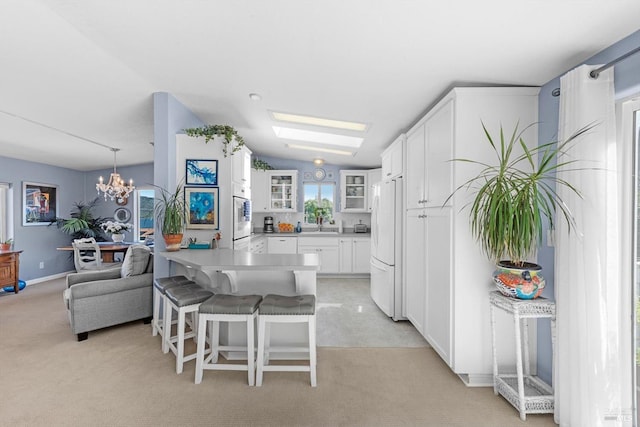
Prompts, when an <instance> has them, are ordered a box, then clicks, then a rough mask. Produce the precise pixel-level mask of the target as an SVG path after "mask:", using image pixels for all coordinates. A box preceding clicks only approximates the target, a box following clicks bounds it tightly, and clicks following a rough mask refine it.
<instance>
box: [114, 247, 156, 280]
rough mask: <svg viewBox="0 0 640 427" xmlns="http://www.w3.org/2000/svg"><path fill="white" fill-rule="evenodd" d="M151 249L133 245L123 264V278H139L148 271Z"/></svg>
mask: <svg viewBox="0 0 640 427" xmlns="http://www.w3.org/2000/svg"><path fill="white" fill-rule="evenodd" d="M150 254H151V249H150V248H149V247H148V246H145V245H131V246H129V249H127V253H126V254H125V256H124V261H123V262H122V269H121V272H120V276H121V277H129V276H137V275H139V274H142V273H144V272H145V270H146V269H147V264H149V255H150Z"/></svg>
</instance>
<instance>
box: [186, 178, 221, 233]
mask: <svg viewBox="0 0 640 427" xmlns="http://www.w3.org/2000/svg"><path fill="white" fill-rule="evenodd" d="M184 199H185V200H184V201H185V205H186V206H187V210H188V211H189V212H188V213H187V228H188V229H206V230H218V229H219V228H220V222H219V220H218V214H219V212H220V209H219V207H218V206H219V196H218V187H211V188H197V187H196V188H193V187H191V188H188V187H185V189H184Z"/></svg>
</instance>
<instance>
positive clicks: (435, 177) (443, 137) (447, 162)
mask: <svg viewBox="0 0 640 427" xmlns="http://www.w3.org/2000/svg"><path fill="white" fill-rule="evenodd" d="M453 108H454V100H453V99H451V100H448V101H447V102H444V103H442V104H439V105H438V106H437V107H436V108H435V109H434V110H433V111H431V112H429V114H428V115H427V118H426V119H425V120H423V121H421V122H420V123H419V124H418V125H417V126H415V127H414V128H413V129H411V131H410V132H409V133H408V135H407V143H406V145H407V150H406V151H407V173H406V177H405V178H406V179H405V182H406V189H407V193H406V194H407V209H418V208H426V207H435V206H442V205H443V204H444V202H445V200H447V197H449V195H450V194H451V191H452V190H453V187H452V175H451V172H452V163H451V159H452V153H453V135H454V133H453Z"/></svg>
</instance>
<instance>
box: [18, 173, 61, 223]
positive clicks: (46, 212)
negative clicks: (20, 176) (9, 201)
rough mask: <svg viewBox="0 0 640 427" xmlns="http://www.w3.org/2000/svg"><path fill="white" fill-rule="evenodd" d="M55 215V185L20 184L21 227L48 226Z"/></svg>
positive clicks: (56, 195) (56, 202) (56, 213)
mask: <svg viewBox="0 0 640 427" xmlns="http://www.w3.org/2000/svg"><path fill="white" fill-rule="evenodd" d="M57 215H58V186H57V185H51V184H40V183H37V182H26V181H23V182H22V225H49V223H50V222H51V221H53V220H55V219H56V217H57Z"/></svg>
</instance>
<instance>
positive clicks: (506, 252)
mask: <svg viewBox="0 0 640 427" xmlns="http://www.w3.org/2000/svg"><path fill="white" fill-rule="evenodd" d="M482 127H483V130H484V134H485V136H486V142H488V143H489V145H490V146H491V148H492V150H493V152H494V153H495V155H496V163H495V164H488V163H484V162H481V161H477V160H473V159H454V160H455V161H460V162H467V163H472V164H475V165H478V166H480V167H481V170H480V172H479V173H478V174H477V175H476V176H474V177H472V178H471V179H469V180H468V181H467V182H465V183H464V184H462V185H461V186H460V187H458V188H457V189H456V190H455V191H454V193H453V194H455V192H457V191H459V190H461V189H466V190H467V191H470V192H471V193H472V194H473V195H474V198H473V201H472V202H471V203H470V210H471V212H470V218H469V219H470V224H471V232H472V234H473V236H474V238H475V239H476V240H478V242H479V243H480V245H481V247H482V250H483V252H484V253H485V254H486V255H487V256H488V257H489V259H491V260H492V261H494V262H496V264H497V270H496V272H495V273H494V282H495V283H496V285H497V286H498V289H499V290H500V291H501V292H502V293H503V294H505V295H509V296H514V297H518V298H523V299H531V298H537V297H538V296H539V295H540V294H541V293H542V289H543V288H544V279H543V278H542V276H540V275H539V274H538V272H539V271H540V270H541V269H542V267H540V266H539V265H537V264H534V263H531V262H527V261H526V260H527V259H528V258H530V257H532V256H535V254H536V252H537V249H538V246H539V244H540V243H541V242H542V233H543V219H546V220H547V221H548V224H549V227H550V228H551V229H553V228H554V227H553V224H554V221H555V214H556V212H557V211H559V212H560V213H561V214H562V217H563V218H564V220H566V221H567V223H568V226H569V230H571V228H573V227H575V220H574V217H573V215H572V213H571V211H570V209H569V207H568V206H567V205H566V203H565V202H564V201H563V200H562V199H561V198H560V197H559V195H558V193H557V192H556V188H557V187H559V186H565V187H567V188H568V189H569V190H571V191H572V192H574V193H576V194H578V195H579V196H580V193H579V191H578V189H576V188H575V187H574V186H573V185H571V184H570V183H569V182H567V181H565V180H563V179H561V178H558V176H557V172H558V171H560V170H571V169H572V168H573V167H574V163H575V162H576V161H577V160H568V159H567V158H566V157H565V154H566V153H567V150H569V149H570V147H571V145H572V144H573V143H575V142H576V139H577V138H579V137H580V136H581V135H583V134H584V133H585V132H588V131H589V130H590V129H591V128H592V126H586V127H584V128H582V129H580V130H578V131H577V132H575V133H574V134H573V135H571V136H570V137H569V138H567V139H566V140H565V141H561V142H558V141H552V142H548V143H545V144H541V145H537V146H535V147H529V146H528V145H527V144H526V142H525V141H524V140H523V138H522V134H523V132H524V130H526V129H527V128H528V127H527V128H525V129H524V130H523V131H519V130H518V125H516V126H515V128H514V130H513V133H512V134H511V136H510V137H509V139H506V138H505V134H504V130H503V129H502V127H501V128H500V136H499V140H496V138H494V137H492V136H491V134H490V133H489V131H488V130H487V128H486V126H485V125H484V123H483V124H482ZM453 194H452V195H451V196H449V198H451V197H453ZM504 258H506V259H504Z"/></svg>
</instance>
